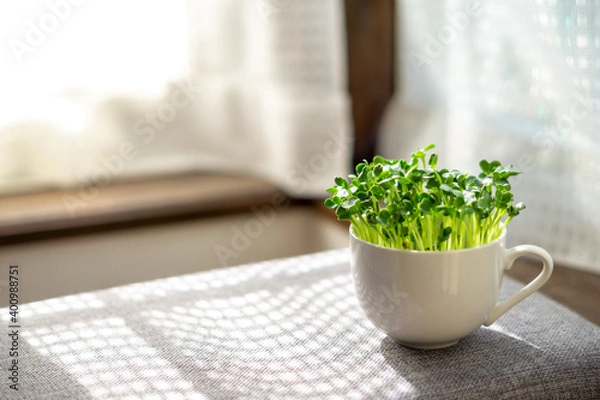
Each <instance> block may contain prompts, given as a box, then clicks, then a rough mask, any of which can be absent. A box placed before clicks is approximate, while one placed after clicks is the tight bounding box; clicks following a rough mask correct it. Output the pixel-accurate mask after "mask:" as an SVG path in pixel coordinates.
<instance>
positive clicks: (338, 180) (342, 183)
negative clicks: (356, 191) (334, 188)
mask: <svg viewBox="0 0 600 400" xmlns="http://www.w3.org/2000/svg"><path fill="white" fill-rule="evenodd" d="M334 182H335V184H336V185H338V186H342V187H346V185H347V184H348V182H346V180H345V179H344V178H342V177H341V176H336V177H335V179H334Z"/></svg>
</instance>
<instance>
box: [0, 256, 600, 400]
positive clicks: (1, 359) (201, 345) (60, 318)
mask: <svg viewBox="0 0 600 400" xmlns="http://www.w3.org/2000/svg"><path fill="white" fill-rule="evenodd" d="M348 256H349V254H348V250H347V249H341V250H334V251H328V252H322V253H315V254H310V255H305V256H300V257H294V258H288V259H281V260H273V261H268V262H261V263H255V264H249V265H243V266H239V267H234V268H226V269H218V270H211V271H206V272H201V273H195V274H191V275H184V276H179V277H174V278H167V279H161V280H156V281H151V282H144V283H137V284H132V285H127V286H122V287H117V288H112V289H108V290H103V291H97V292H89V293H83V294H80V295H75V296H68V297H61V298H56V299H50V300H46V301H42V302H37V303H30V304H24V305H22V306H21V307H20V309H19V315H18V324H19V325H20V328H18V340H17V346H18V353H19V354H18V357H13V356H11V355H10V354H9V352H8V351H6V349H7V345H10V340H9V336H8V335H6V334H3V335H2V337H3V339H0V343H2V348H3V349H4V350H3V351H2V352H0V366H1V368H2V370H3V371H5V372H4V373H3V375H6V374H7V372H6V370H7V368H8V367H9V366H10V365H11V363H12V362H13V360H14V359H18V379H19V386H18V387H19V391H18V392H17V391H15V390H13V389H10V388H9V383H10V382H9V381H7V379H6V378H5V377H3V379H2V380H0V382H1V383H0V398H2V399H61V400H63V399H103V400H104V399H204V398H207V399H218V398H228V399H231V398H256V399H268V398H273V399H282V398H298V399H300V398H306V399H315V398H332V399H333V398H339V399H353V398H356V399H359V398H379V399H385V398H436V399H439V398H442V399H443V398H453V399H454V398H461V399H468V398H473V399H486V398H490V399H492V398H493V399H501V398H536V399H537V398H581V399H586V398H589V399H593V398H599V397H598V396H599V395H600V327H598V326H596V325H594V324H592V323H590V322H589V321H586V320H585V319H583V318H581V317H580V316H579V315H577V314H575V313H573V312H572V311H570V310H568V309H566V308H564V307H563V306H561V305H560V304H558V303H556V302H554V301H552V300H550V299H548V298H547V297H545V296H544V295H542V294H540V293H536V294H534V295H532V296H531V297H529V298H527V299H526V300H525V301H524V302H522V303H520V304H519V305H517V306H516V307H515V308H514V309H512V310H511V311H509V312H508V313H507V314H506V315H504V316H503V317H501V318H500V319H499V320H498V321H497V322H496V323H495V324H493V325H492V326H491V327H489V328H480V329H479V330H478V331H476V332H475V333H473V334H471V335H470V336H468V337H466V338H464V339H463V340H461V341H460V342H459V343H458V344H457V345H456V346H453V347H451V348H447V349H443V350H433V351H419V350H412V349H408V348H405V347H402V346H400V345H398V344H396V343H395V342H394V341H393V340H391V339H389V338H388V337H386V336H385V335H384V334H383V333H381V332H379V331H378V330H376V329H375V328H374V327H373V326H372V325H371V324H370V322H369V321H368V320H366V318H365V317H364V314H363V313H362V310H361V309H360V308H359V306H358V303H357V300H356V297H355V293H354V288H353V285H352V281H351V278H350V271H349V265H348ZM165 267H167V266H165ZM519 286H520V284H518V283H517V282H516V281H514V280H512V279H510V278H506V279H505V282H504V284H503V287H502V296H506V295H507V294H508V293H512V292H514V291H516V290H517V289H518V287H519ZM0 318H1V320H2V324H3V325H4V326H5V330H7V331H8V329H9V328H7V326H8V324H9V321H8V318H9V310H8V309H6V308H5V309H0ZM13 346H14V343H13Z"/></svg>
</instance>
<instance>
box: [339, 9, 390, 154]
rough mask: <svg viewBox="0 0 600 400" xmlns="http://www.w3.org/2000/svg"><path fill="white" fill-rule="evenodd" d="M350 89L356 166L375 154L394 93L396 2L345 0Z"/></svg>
mask: <svg viewBox="0 0 600 400" xmlns="http://www.w3.org/2000/svg"><path fill="white" fill-rule="evenodd" d="M345 8H346V32H347V38H348V39H347V40H348V89H349V91H350V95H351V97H352V119H353V122H354V134H355V149H354V160H353V161H354V164H356V163H358V162H360V161H361V160H363V159H368V160H370V159H371V158H372V157H373V155H374V154H375V146H376V143H377V136H378V133H379V128H380V124H381V119H382V116H383V113H384V111H385V109H386V106H387V105H388V103H389V101H390V99H391V98H392V95H393V93H394V75H395V73H394V71H395V62H394V53H395V40H394V32H395V29H394V18H395V1H394V0H345Z"/></svg>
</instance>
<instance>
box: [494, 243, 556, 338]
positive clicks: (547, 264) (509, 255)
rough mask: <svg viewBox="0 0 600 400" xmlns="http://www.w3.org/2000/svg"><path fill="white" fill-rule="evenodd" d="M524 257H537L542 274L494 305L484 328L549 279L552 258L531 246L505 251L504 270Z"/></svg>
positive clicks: (516, 247)
mask: <svg viewBox="0 0 600 400" xmlns="http://www.w3.org/2000/svg"><path fill="white" fill-rule="evenodd" d="M524 255H532V256H537V257H539V258H540V259H541V260H542V263H543V266H542V272H540V273H539V275H538V276H537V277H536V278H535V279H534V280H532V281H531V282H529V283H528V284H527V285H526V286H524V287H523V288H521V290H519V291H518V292H517V293H515V294H513V295H512V296H511V297H509V298H508V299H506V300H504V301H503V302H502V303H500V304H498V305H496V307H495V308H494V309H493V310H492V313H491V314H490V316H489V317H488V319H487V320H486V321H485V322H484V323H483V324H484V325H485V326H489V325H491V324H493V323H494V321H496V320H497V319H498V318H500V317H501V316H502V314H504V313H505V312H507V311H508V310H510V309H511V308H513V307H514V306H515V305H517V303H519V302H521V301H523V299H525V298H526V297H527V296H529V295H531V294H532V293H533V292H535V291H536V290H538V289H539V288H541V287H542V286H544V284H545V283H546V281H548V279H550V275H552V269H553V268H554V263H553V262H552V257H550V254H549V253H548V252H547V251H546V250H544V249H542V248H541V247H538V246H534V245H531V244H524V245H520V246H515V247H511V248H510V249H508V250H506V253H505V256H504V265H505V267H504V269H509V268H510V267H512V265H513V263H514V262H515V260H516V259H517V258H519V257H521V256H524Z"/></svg>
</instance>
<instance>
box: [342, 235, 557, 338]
mask: <svg viewBox="0 0 600 400" xmlns="http://www.w3.org/2000/svg"><path fill="white" fill-rule="evenodd" d="M505 241H506V232H503V233H502V236H500V237H499V238H498V239H496V240H495V241H493V242H491V243H488V244H485V245H483V246H479V247H474V248H470V249H464V250H452V251H413V250H396V249H390V248H387V247H382V246H377V245H374V244H371V243H368V242H366V241H364V240H362V239H359V238H358V237H356V236H355V235H354V233H353V232H352V228H350V251H351V267H352V278H353V280H354V287H355V289H356V294H357V296H358V300H359V303H360V306H361V307H362V309H363V310H364V312H365V314H366V315H367V318H368V319H369V320H370V321H371V322H372V323H373V324H374V325H375V326H376V327H377V328H379V329H380V330H382V331H383V332H385V333H386V334H387V335H388V336H390V337H391V338H393V339H395V340H396V341H397V342H399V343H400V344H402V345H405V346H408V347H414V348H421V349H435V348H442V347H447V346H451V345H453V344H456V343H457V342H458V341H459V340H460V339H461V338H463V337H465V336H467V335H469V334H470V333H472V332H474V331H476V330H477V329H478V328H479V327H481V325H486V326H488V325H491V324H492V323H493V322H494V321H496V320H497V319H498V318H499V317H500V316H501V315H502V314H504V313H505V312H506V311H508V310H509V309H510V308H512V307H513V306H515V305H516V304H517V303H519V302H520V301H522V300H523V299H524V298H526V297H527V296H529V295H530V294H532V293H533V292H535V291H536V290H538V289H539V288H540V287H542V286H543V285H544V283H546V281H547V280H548V279H549V278H550V275H551V274H552V268H553V262H552V258H551V257H550V254H548V252H547V251H546V250H544V249H542V248H541V247H538V246H533V245H520V246H515V247H512V248H510V249H506V247H505ZM524 255H532V256H536V257H539V258H540V259H541V260H542V263H543V268H542V271H541V272H540V274H539V275H538V276H537V277H536V278H535V279H534V280H532V281H531V282H530V283H529V284H527V285H526V286H525V287H523V288H522V289H520V290H519V291H518V292H517V293H515V294H513V295H512V296H511V297H509V298H508V299H507V300H504V301H503V302H501V303H500V304H497V302H498V295H499V292H500V285H501V284H502V277H503V275H504V270H506V269H508V268H510V267H511V266H512V264H513V262H514V261H515V260H516V259H517V258H518V257H521V256H524Z"/></svg>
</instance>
